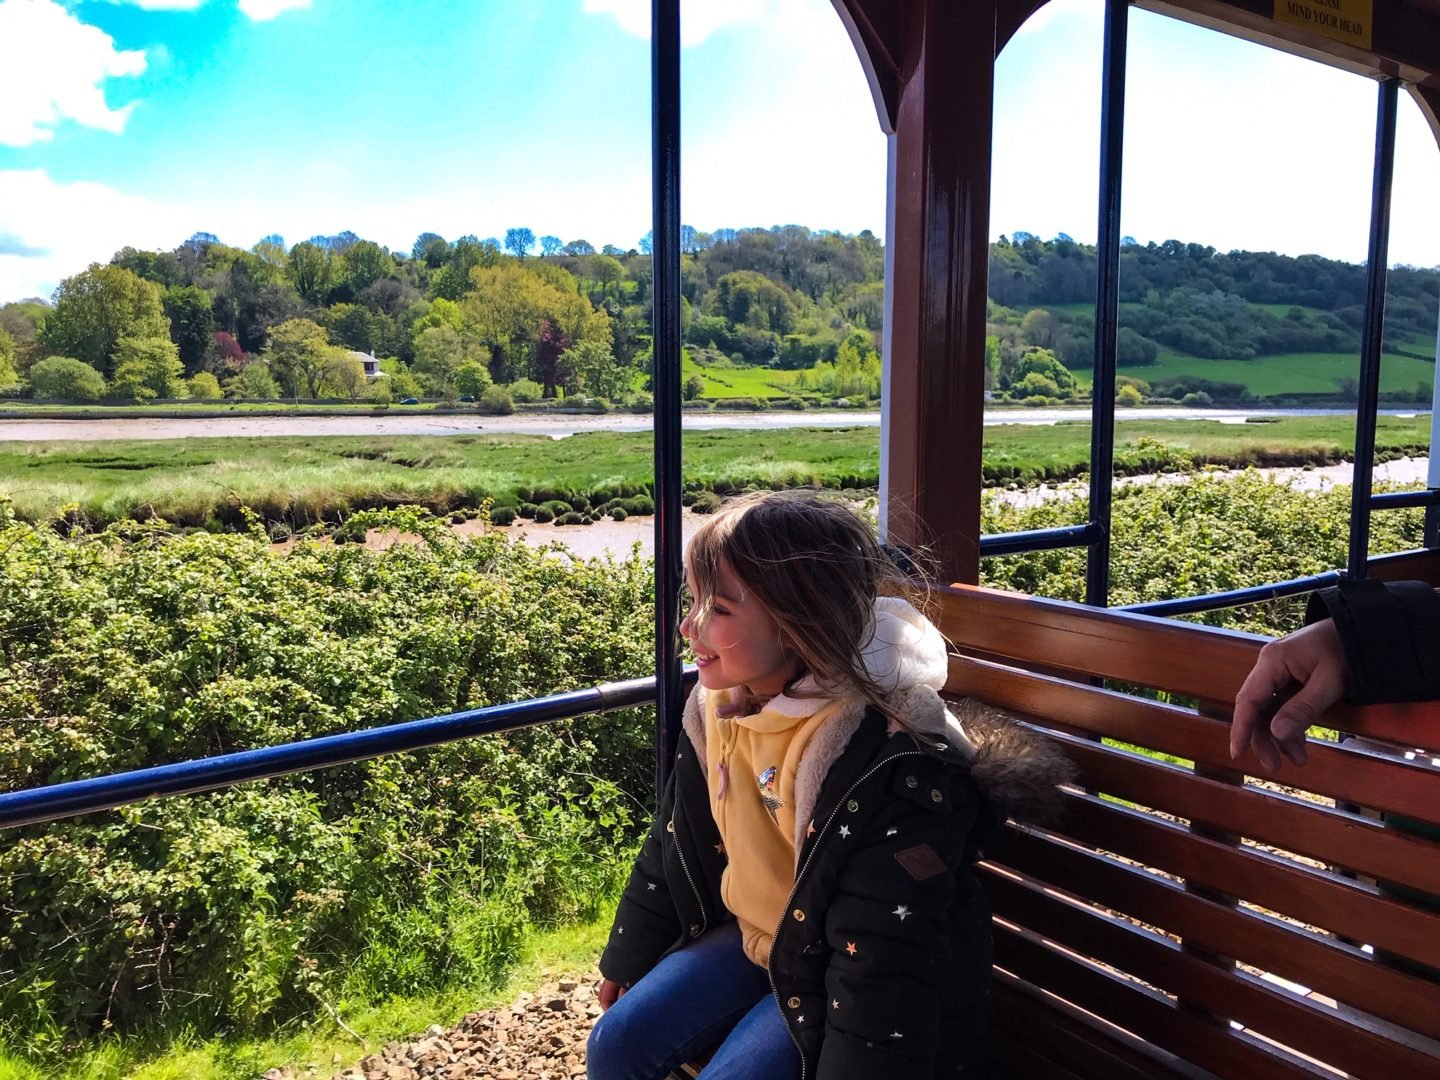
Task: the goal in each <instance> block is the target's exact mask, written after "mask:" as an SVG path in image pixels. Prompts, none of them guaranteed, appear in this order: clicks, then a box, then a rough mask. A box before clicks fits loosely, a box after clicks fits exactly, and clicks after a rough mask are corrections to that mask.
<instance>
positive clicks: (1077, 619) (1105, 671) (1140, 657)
mask: <svg viewBox="0 0 1440 1080" xmlns="http://www.w3.org/2000/svg"><path fill="white" fill-rule="evenodd" d="M934 599H935V601H936V605H937V608H938V611H937V614H938V616H939V617H938V618H937V619H936V625H937V626H938V627H939V628H940V632H941V633H942V634H944V635H945V637H946V638H948V639H949V640H950V642H951V643H953V644H954V645H955V646H956V648H959V649H962V650H973V651H976V652H982V653H989V654H991V655H993V656H998V657H1011V658H1016V659H1019V660H1021V661H1022V662H1024V663H1029V664H1039V665H1043V666H1045V667H1048V668H1056V669H1062V670H1065V671H1071V672H1075V673H1076V674H1080V675H1085V676H1090V675H1100V676H1103V677H1105V678H1107V679H1119V680H1121V681H1124V682H1130V683H1139V684H1140V685H1142V686H1153V687H1155V688H1156V689H1160V690H1168V691H1170V692H1171V693H1175V694H1184V695H1186V696H1189V697H1194V698H1208V699H1212V700H1221V701H1223V700H1233V699H1234V697H1235V691H1236V690H1238V689H1239V687H1240V684H1241V682H1243V681H1244V679H1245V676H1246V675H1248V674H1249V673H1250V669H1251V668H1252V667H1253V666H1254V664H1255V655H1256V653H1258V652H1259V651H1260V647H1261V646H1262V645H1264V644H1265V641H1266V639H1265V638H1262V637H1259V636H1257V635H1254V634H1241V633H1238V632H1236V631H1232V630H1215V629H1213V628H1209V627H1207V628H1206V629H1204V630H1198V631H1197V628H1196V627H1193V626H1189V625H1187V624H1185V623H1179V622H1174V621H1172V620H1169V619H1156V618H1152V617H1150V616H1147V615H1131V614H1126V613H1124V612H1116V611H1106V610H1104V609H1101V608H1090V607H1086V606H1084V605H1083V604H1070V603H1066V602H1064V601H1061V600H1042V599H1039V598H1037V597H1033V596H1025V595H1023V594H1021V593H1007V592H1001V591H999V590H997V589H986V588H981V587H979V586H975V585H955V586H950V587H948V588H936V589H935V590H934Z"/></svg>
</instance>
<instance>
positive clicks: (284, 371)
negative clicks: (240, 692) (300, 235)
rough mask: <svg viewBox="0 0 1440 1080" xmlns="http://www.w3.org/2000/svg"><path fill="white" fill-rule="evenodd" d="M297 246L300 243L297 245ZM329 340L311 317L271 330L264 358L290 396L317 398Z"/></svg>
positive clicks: (322, 377)
mask: <svg viewBox="0 0 1440 1080" xmlns="http://www.w3.org/2000/svg"><path fill="white" fill-rule="evenodd" d="M297 246H298V245H297ZM329 349H330V341H329V339H328V338H327V337H326V336H325V331H324V329H323V328H322V327H320V326H318V325H316V324H315V323H314V322H312V321H311V320H310V319H287V320H285V322H283V323H281V324H280V325H279V326H276V327H274V328H272V329H271V331H270V344H269V345H267V346H266V348H265V352H264V357H265V360H266V362H267V363H268V364H269V365H270V371H271V372H272V373H273V374H274V375H275V377H276V378H278V379H279V380H280V384H281V386H283V387H284V389H285V393H286V394H288V395H289V396H291V397H300V396H301V394H302V392H303V394H304V396H305V397H309V398H316V397H319V396H320V387H321V386H322V385H324V382H325V369H326V365H327V364H328V363H329V361H330V353H329Z"/></svg>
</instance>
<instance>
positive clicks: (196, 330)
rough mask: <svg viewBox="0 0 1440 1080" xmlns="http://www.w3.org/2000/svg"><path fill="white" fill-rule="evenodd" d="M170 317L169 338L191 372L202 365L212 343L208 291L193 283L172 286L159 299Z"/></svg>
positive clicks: (213, 316) (212, 324)
mask: <svg viewBox="0 0 1440 1080" xmlns="http://www.w3.org/2000/svg"><path fill="white" fill-rule="evenodd" d="M162 304H163V306H164V310H165V315H166V317H167V318H168V319H169V320H170V340H171V341H173V342H175V346H176V348H178V349H179V350H180V362H181V363H182V364H184V365H185V370H186V371H187V372H189V373H191V374H192V375H193V374H194V373H195V372H197V371H199V370H200V369H201V368H202V367H203V366H204V365H205V359H206V357H207V356H208V355H209V354H210V351H211V349H212V348H213V347H214V344H215V313H214V311H213V310H212V308H211V306H210V294H209V293H207V292H206V291H205V290H204V289H197V288H196V287H195V286H194V285H174V286H171V287H170V288H168V289H166V290H165V294H164V296H163V298H162Z"/></svg>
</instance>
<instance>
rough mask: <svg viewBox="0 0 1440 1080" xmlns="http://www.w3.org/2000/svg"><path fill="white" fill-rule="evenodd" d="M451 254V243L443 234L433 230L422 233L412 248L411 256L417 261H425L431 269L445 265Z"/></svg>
mask: <svg viewBox="0 0 1440 1080" xmlns="http://www.w3.org/2000/svg"><path fill="white" fill-rule="evenodd" d="M449 255H450V245H449V244H448V243H447V242H446V240H445V238H444V237H443V236H441V235H439V234H438V233H433V232H427V233H421V234H420V235H419V236H417V237H416V238H415V246H414V247H412V248H411V249H410V257H411V258H412V259H414V260H415V261H416V262H423V263H424V264H425V265H426V266H428V267H429V268H430V269H431V270H438V269H440V267H442V266H444V265H445V260H446V259H447V258H448V257H449Z"/></svg>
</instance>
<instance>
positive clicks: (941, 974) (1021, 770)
mask: <svg viewBox="0 0 1440 1080" xmlns="http://www.w3.org/2000/svg"><path fill="white" fill-rule="evenodd" d="M687 555H688V558H687V564H688V565H687V572H686V583H687V587H688V591H689V593H690V608H689V612H688V614H687V616H686V618H685V620H684V622H683V623H682V624H681V627H680V632H681V633H682V634H683V635H684V636H685V638H686V639H687V640H688V641H689V643H690V646H691V648H692V650H693V651H694V654H695V658H696V661H697V663H698V665H699V668H700V685H699V686H697V687H696V688H695V691H694V692H693V693H692V694H691V696H690V699H689V701H688V702H687V704H686V706H685V715H684V736H683V737H682V738H681V740H680V747H679V750H678V752H677V753H676V755H675V767H674V770H673V771H672V773H671V776H670V781H669V783H668V784H667V786H666V788H665V792H664V794H663V797H662V799H661V804H660V809H659V814H658V815H657V817H656V819H655V824H654V825H653V826H652V827H651V830H650V834H649V837H648V838H647V839H646V841H645V844H644V846H643V848H642V849H641V852H640V856H639V858H638V860H637V862H636V865H635V869H634V871H633V873H632V874H631V877H630V882H629V885H628V886H627V887H626V889H625V893H624V895H623V897H622V898H621V900H620V907H619V911H618V912H617V914H616V917H615V925H614V927H613V928H612V930H611V932H610V942H609V945H608V946H607V948H606V949H605V953H604V956H603V957H602V958H601V961H600V970H601V973H602V976H603V979H602V982H601V988H600V1003H601V1005H602V1006H604V1007H605V1008H606V1009H607V1010H608V1011H607V1012H606V1013H605V1014H604V1015H603V1016H602V1017H601V1018H600V1020H599V1021H598V1022H597V1023H596V1025H595V1028H594V1030H593V1032H592V1033H591V1035H590V1043H589V1051H588V1059H587V1065H588V1069H589V1076H590V1077H591V1078H592V1080H664V1078H665V1077H667V1076H668V1075H669V1073H670V1071H671V1070H672V1069H674V1068H676V1067H678V1066H679V1065H681V1064H682V1063H685V1062H687V1061H689V1060H691V1059H693V1058H694V1057H696V1056H698V1055H702V1054H704V1053H705V1052H707V1051H710V1050H712V1049H713V1050H714V1051H715V1052H714V1056H713V1057H712V1058H711V1060H710V1063H709V1064H708V1065H707V1066H706V1067H705V1069H704V1076H705V1077H706V1078H707V1080H708V1078H714V1080H736V1078H750V1080H790V1078H795V1080H810V1078H816V1080H877V1078H883V1080H916V1078H929V1077H941V1076H944V1077H947V1078H954V1077H962V1076H971V1075H976V1074H977V1072H978V1070H980V1069H981V1068H982V1067H983V1062H984V1028H985V1016H984V1005H985V1000H986V997H987V993H988V987H989V983H990V912H989V908H988V905H987V903H986V901H985V897H984V895H983V893H982V891H981V889H980V886H979V883H978V881H977V880H976V877H975V875H974V873H973V872H972V870H971V869H970V866H971V864H972V863H973V862H974V860H975V859H976V858H977V849H978V845H979V843H980V840H981V839H982V837H983V834H984V832H985V831H986V828H987V827H988V826H990V825H993V824H994V823H996V822H1000V821H1003V820H1004V819H1005V817H1007V816H1017V815H1024V814H1025V813H1026V811H1027V810H1029V811H1032V812H1033V811H1035V810H1040V811H1043V809H1044V804H1045V803H1046V802H1047V801H1053V797H1054V794H1055V792H1054V785H1055V783H1056V782H1057V781H1058V780H1060V779H1062V778H1063V777H1064V775H1065V764H1064V759H1063V758H1062V757H1060V755H1059V753H1058V751H1056V750H1054V749H1052V748H1051V747H1050V746H1049V745H1048V744H1046V743H1044V742H1042V741H1039V740H1034V739H1031V738H1029V737H1028V736H1026V735H1025V734H1024V733H1023V732H1022V731H1021V729H1020V728H1019V727H1018V726H1017V725H1014V724H1010V723H1007V722H1005V721H1004V720H1003V718H1001V717H999V716H997V715H996V714H995V713H993V712H992V711H991V710H988V709H987V708H986V707H985V706H983V705H980V704H979V703H976V702H967V703H966V705H965V707H963V708H961V709H960V710H959V716H958V718H957V717H956V716H954V715H951V714H950V713H949V712H947V710H946V708H945V706H944V705H943V703H942V702H941V700H940V698H939V696H938V695H937V693H936V691H937V690H938V689H940V688H941V687H942V686H943V685H944V683H945V677H946V667H947V661H946V646H945V642H944V639H943V638H942V637H941V636H940V633H939V631H938V630H936V629H935V627H934V626H932V625H931V624H930V623H929V622H928V621H927V620H926V619H925V617H924V616H923V615H921V614H920V613H919V612H918V611H917V610H916V609H915V608H914V607H913V606H912V605H911V604H910V603H909V602H908V601H907V600H905V599H903V598H902V596H901V595H895V594H897V593H903V591H904V581H903V579H902V578H901V575H900V574H899V572H898V571H897V570H896V568H895V566H894V565H893V564H892V563H891V562H890V561H889V560H888V558H887V557H886V556H885V554H884V552H883V550H882V549H881V548H880V546H879V545H878V543H877V542H876V540H875V537H874V534H873V533H872V532H871V530H870V528H869V526H868V525H867V524H866V523H865V522H864V521H862V520H861V519H860V518H859V517H858V516H857V515H856V514H855V513H854V512H853V511H852V510H851V509H850V508H849V507H848V506H847V505H845V504H843V503H841V502H838V501H836V500H833V499H827V498H823V497H819V496H815V495H811V494H805V493H784V494H764V495H761V496H758V497H752V498H748V499H744V500H741V501H738V502H736V503H732V504H731V505H729V506H727V507H726V508H725V509H723V510H722V511H720V512H719V513H718V514H716V516H715V517H714V518H712V519H711V520H710V521H708V522H707V523H706V524H705V525H704V526H703V527H702V528H701V529H700V531H699V532H698V533H696V535H695V537H694V539H693V540H691V542H690V545H689V549H688V552H687Z"/></svg>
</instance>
